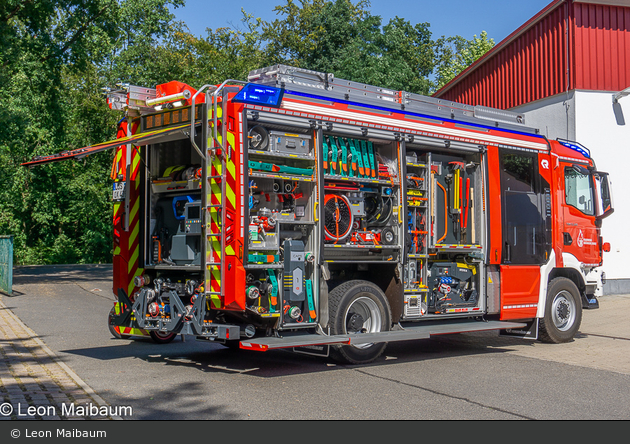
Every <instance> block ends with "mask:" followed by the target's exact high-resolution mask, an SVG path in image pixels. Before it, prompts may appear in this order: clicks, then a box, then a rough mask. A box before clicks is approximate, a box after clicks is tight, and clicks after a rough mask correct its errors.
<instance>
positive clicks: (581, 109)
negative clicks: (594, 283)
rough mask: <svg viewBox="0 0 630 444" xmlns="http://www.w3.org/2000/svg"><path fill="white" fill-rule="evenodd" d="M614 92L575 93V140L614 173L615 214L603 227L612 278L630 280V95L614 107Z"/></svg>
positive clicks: (601, 167) (602, 168) (600, 165)
mask: <svg viewBox="0 0 630 444" xmlns="http://www.w3.org/2000/svg"><path fill="white" fill-rule="evenodd" d="M613 93H614V92H601V91H597V92H593V91H576V92H575V137H576V140H577V141H578V142H580V143H581V144H582V145H584V146H585V147H587V148H588V149H589V150H591V156H592V157H593V159H594V160H595V164H596V165H597V169H598V170H600V171H605V172H607V173H610V178H611V179H612V189H613V196H614V201H615V212H614V213H613V214H612V215H611V216H610V217H608V218H607V219H605V220H604V221H603V224H602V236H603V238H604V242H610V244H611V251H610V253H604V266H603V269H604V271H605V272H606V277H607V278H608V279H622V278H630V223H629V222H630V96H629V97H624V98H622V99H620V100H619V103H618V104H617V105H613V101H612V95H613Z"/></svg>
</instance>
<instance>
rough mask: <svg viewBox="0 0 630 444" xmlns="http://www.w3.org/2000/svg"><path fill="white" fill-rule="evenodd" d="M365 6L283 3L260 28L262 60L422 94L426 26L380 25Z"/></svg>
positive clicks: (316, 0) (339, 1) (311, 0)
mask: <svg viewBox="0 0 630 444" xmlns="http://www.w3.org/2000/svg"><path fill="white" fill-rule="evenodd" d="M368 7H369V2H366V1H359V2H358V3H356V4H353V3H352V2H350V1H349V0H335V1H325V0H301V1H300V5H299V6H298V5H297V4H296V3H295V2H294V1H293V0H287V3H286V4H285V5H282V6H277V7H276V8H275V11H276V12H277V14H278V15H280V18H278V19H276V20H274V21H273V22H271V23H268V22H265V23H263V38H264V39H265V41H266V43H267V45H266V48H265V53H266V59H267V60H268V61H269V62H270V63H272V64H274V63H284V64H287V65H291V66H297V67H301V68H307V69H312V70H315V71H323V72H332V73H334V74H335V76H336V77H338V78H343V79H347V80H353V81H357V82H362V83H368V84H373V85H379V86H382V87H386V88H393V89H398V90H400V89H405V90H406V91H410V92H416V93H423V94H427V93H428V91H429V87H430V82H429V80H428V76H429V74H430V73H431V71H432V69H433V41H432V40H431V32H430V31H429V24H428V23H418V24H416V25H412V24H411V23H410V22H409V21H406V20H404V19H401V18H399V17H396V18H394V19H392V20H390V21H389V23H388V24H386V25H384V26H383V25H382V22H381V18H380V17H379V16H374V15H372V14H371V13H370V12H369V10H368V9H367V8H368Z"/></svg>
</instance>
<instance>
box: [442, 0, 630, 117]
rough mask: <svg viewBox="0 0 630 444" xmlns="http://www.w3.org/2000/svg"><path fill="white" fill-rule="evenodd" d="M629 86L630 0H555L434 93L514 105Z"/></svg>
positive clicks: (471, 101)
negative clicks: (568, 92)
mask: <svg viewBox="0 0 630 444" xmlns="http://www.w3.org/2000/svg"><path fill="white" fill-rule="evenodd" d="M628 86H630V4H629V3H628V0H590V1H580V0H554V1H552V2H551V3H549V4H548V5H547V6H546V7H545V8H544V9H542V10H541V11H540V12H539V13H538V14H536V15H535V16H534V17H532V18H531V19H530V20H528V21H527V22H526V23H525V24H523V25H522V26H521V27H520V28H518V29H517V30H516V31H514V32H513V33H512V34H510V35H509V36H508V37H506V38H505V39H503V40H502V41H501V42H499V43H498V44H497V45H496V46H495V47H494V48H492V49H491V50H490V51H488V52H487V53H486V54H485V55H484V56H483V57H481V58H480V59H479V60H477V61H476V62H475V63H473V64H472V65H471V66H469V67H468V68H467V69H466V70H464V71H463V72H462V73H460V74H459V75H458V76H457V77H455V78H454V79H453V80H451V81H450V82H449V83H448V84H446V85H445V86H444V87H443V88H441V89H440V90H439V91H437V92H436V93H435V94H434V96H435V97H439V98H443V99H447V100H452V101H455V102H459V103H466V104H469V105H484V106H491V107H494V108H501V109H510V108H514V107H516V106H519V105H522V104H525V103H529V102H533V101H535V100H540V99H544V98H546V97H550V96H553V95H556V94H560V93H563V92H566V91H568V90H573V89H580V90H595V91H620V90H622V89H625V88H627V87H628Z"/></svg>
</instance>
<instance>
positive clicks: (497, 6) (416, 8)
mask: <svg viewBox="0 0 630 444" xmlns="http://www.w3.org/2000/svg"><path fill="white" fill-rule="evenodd" d="M551 1H552V0H526V1H514V0H484V1H480V0H446V1H440V0H371V2H370V3H371V7H370V11H371V13H372V14H373V15H379V16H381V18H382V22H383V24H386V23H387V22H388V21H389V19H391V18H394V17H396V16H398V17H401V18H404V19H406V20H408V21H410V22H411V23H412V24H416V23H424V22H428V23H429V24H430V28H429V29H430V31H431V32H432V33H433V38H434V39H437V38H439V37H441V36H443V35H445V36H454V35H461V36H462V37H464V38H466V39H472V38H473V36H474V35H477V36H478V35H479V34H481V31H486V32H487V33H488V37H489V38H492V39H494V41H495V43H499V42H500V41H501V40H503V39H504V38H505V37H507V36H508V35H509V34H511V33H512V31H514V30H516V29H517V28H518V27H519V26H521V25H522V24H523V23H525V22H526V21H528V20H529V19H530V18H531V17H533V16H534V15H535V14H536V13H537V12H538V11H540V10H541V9H543V8H544V7H545V6H547V5H548V4H549V3H551ZM353 2H354V3H356V2H357V0H353ZM285 3H286V1H285V0H218V1H217V0H186V6H184V7H183V8H177V9H173V10H172V11H173V13H174V14H175V16H176V18H177V20H181V21H183V22H185V23H186V25H187V26H188V28H189V29H190V32H191V33H192V34H194V35H196V36H206V31H205V30H206V28H212V29H216V28H219V27H238V26H239V25H240V19H241V17H242V14H241V8H243V9H244V10H245V11H246V12H247V13H250V14H253V15H254V16H255V17H260V18H262V19H263V20H267V21H272V20H274V19H275V18H277V17H278V16H276V14H275V12H273V9H274V7H275V6H277V5H280V4H285ZM295 3H296V4H299V0H295Z"/></svg>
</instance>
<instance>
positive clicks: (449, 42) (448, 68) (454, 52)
mask: <svg viewBox="0 0 630 444" xmlns="http://www.w3.org/2000/svg"><path fill="white" fill-rule="evenodd" d="M435 46H436V52H437V60H436V70H435V71H436V73H435V90H436V91H437V90H438V89H440V88H442V87H443V86H444V85H446V84H447V83H448V82H450V81H451V80H452V79H454V78H455V76H457V75H458V74H459V73H460V72H462V71H463V70H465V69H466V68H467V67H469V66H470V65H472V64H473V63H474V62H476V61H477V60H478V59H479V58H480V57H481V56H482V55H484V54H485V53H486V52H488V51H489V50H491V49H492V48H493V47H494V40H493V39H490V38H488V34H487V33H486V31H481V35H480V36H479V37H477V35H474V36H473V38H472V39H471V40H466V39H465V38H463V37H461V36H454V37H444V36H443V37H441V38H439V39H438V40H437V42H436V44H435Z"/></svg>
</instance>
